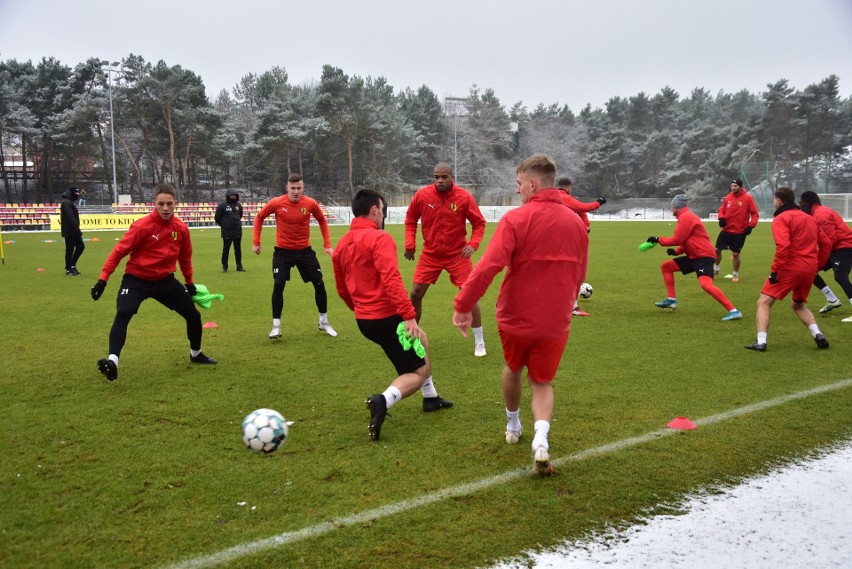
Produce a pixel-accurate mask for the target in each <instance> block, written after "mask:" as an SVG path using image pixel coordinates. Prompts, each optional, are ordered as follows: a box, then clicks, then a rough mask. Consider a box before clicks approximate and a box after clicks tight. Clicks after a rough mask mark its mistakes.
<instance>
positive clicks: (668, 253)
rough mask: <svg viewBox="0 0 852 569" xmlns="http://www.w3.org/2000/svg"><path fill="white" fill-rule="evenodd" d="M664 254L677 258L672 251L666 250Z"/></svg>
mask: <svg viewBox="0 0 852 569" xmlns="http://www.w3.org/2000/svg"><path fill="white" fill-rule="evenodd" d="M666 254H667V255H669V256H670V257H677V251H675V250H674V249H666Z"/></svg>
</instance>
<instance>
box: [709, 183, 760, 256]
mask: <svg viewBox="0 0 852 569" xmlns="http://www.w3.org/2000/svg"><path fill="white" fill-rule="evenodd" d="M759 217H760V216H759V215H758V213H757V204H756V203H754V198H753V197H751V194H750V193H748V192H747V191H746V190H745V188H743V190H742V191H741V192H740V193H738V194H735V193H734V192H731V193H729V194H728V195H727V196H725V198H724V199H723V200H722V205H721V206H720V207H719V219H724V220H727V223H726V224H725V227H723V228H722V231H724V232H726V233H736V234H740V233H745V230H746V227H751V228H752V229H753V228H754V226H755V225H757V220H758V218H759ZM714 256H715V253H714Z"/></svg>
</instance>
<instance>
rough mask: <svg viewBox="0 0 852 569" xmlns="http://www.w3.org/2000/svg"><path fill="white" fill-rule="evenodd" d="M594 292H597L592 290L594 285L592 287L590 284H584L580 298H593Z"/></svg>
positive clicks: (581, 286) (581, 287)
mask: <svg viewBox="0 0 852 569" xmlns="http://www.w3.org/2000/svg"><path fill="white" fill-rule="evenodd" d="M593 292H595V291H594V289H593V288H592V285H590V284H589V283H583V284H581V285H580V296H582V297H583V298H589V297H590V296H592V293H593Z"/></svg>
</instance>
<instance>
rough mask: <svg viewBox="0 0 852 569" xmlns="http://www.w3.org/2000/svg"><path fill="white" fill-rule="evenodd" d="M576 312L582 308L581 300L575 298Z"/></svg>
mask: <svg viewBox="0 0 852 569" xmlns="http://www.w3.org/2000/svg"><path fill="white" fill-rule="evenodd" d="M573 310H574V312H577V311H578V310H580V302H579V301H578V300H574V309H573Z"/></svg>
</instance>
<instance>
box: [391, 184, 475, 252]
mask: <svg viewBox="0 0 852 569" xmlns="http://www.w3.org/2000/svg"><path fill="white" fill-rule="evenodd" d="M418 219H419V220H420V230H421V231H422V232H423V252H424V253H427V254H430V255H434V256H437V257H453V256H455V255H458V254H459V253H460V252H461V250H462V249H463V248H464V246H465V245H470V246H471V247H473V248H474V250H476V249H478V248H479V244H480V243H482V237H483V236H484V235H485V218H484V217H482V213H481V212H480V211H479V206H478V205H476V200H475V199H473V196H472V195H471V194H470V192H468V191H467V190H465V189H464V188H460V187H458V186H457V185H456V184H455V183H453V187H452V188H450V190H448V191H446V192H439V191H438V189H437V188H436V187H435V184H431V185H428V186H424V187H422V188H420V189H419V190H417V191H416V192H415V193H414V197H413V198H411V203H410V204H409V206H408V210H407V211H406V212H405V250H406V251H414V250H415V249H416V244H417V241H416V236H417V220H418ZM465 220H467V221H469V222H470V225H471V227H473V231H472V232H471V235H470V240H469V241H468V239H467V224H466V223H465Z"/></svg>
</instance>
